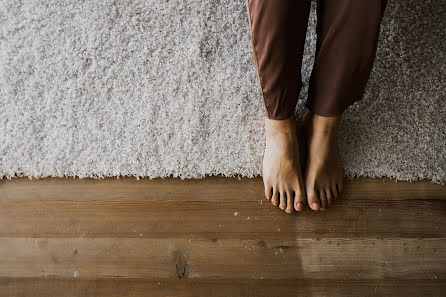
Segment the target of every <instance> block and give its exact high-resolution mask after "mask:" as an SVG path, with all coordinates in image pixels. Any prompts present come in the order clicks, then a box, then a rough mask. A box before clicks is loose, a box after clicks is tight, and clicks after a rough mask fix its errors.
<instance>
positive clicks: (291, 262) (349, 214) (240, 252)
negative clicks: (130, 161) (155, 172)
mask: <svg viewBox="0 0 446 297" xmlns="http://www.w3.org/2000/svg"><path fill="white" fill-rule="evenodd" d="M0 296H31V297H33V296H58V297H62V296H83V297H85V296H107V297H110V296H120V297H121V296H163V297H164V296H181V297H185V296H205V297H210V296H259V297H260V296H265V297H274V296H281V297H284V296H318V297H319V296H330V297H336V296H361V297H362V296H405V297H407V296H423V297H425V296H446V187H444V186H440V185H436V184H432V183H430V182H417V183H406V182H398V183H396V182H394V181H390V180H381V179H360V180H355V181H351V182H348V183H347V185H346V189H345V193H344V196H343V198H342V199H341V200H338V201H337V203H336V205H335V206H333V207H332V208H331V209H329V210H328V211H326V212H317V213H316V212H313V211H310V210H308V208H307V209H306V210H305V211H303V212H300V213H294V214H293V215H287V214H285V213H284V212H283V211H281V210H279V209H277V208H275V207H273V206H272V205H271V204H270V203H269V201H268V200H266V199H265V198H264V196H263V185H262V180H261V178H255V179H248V178H243V179H240V180H239V179H229V178H222V177H208V178H205V179H203V180H180V179H154V180H150V179H142V180H139V181H137V180H136V179H134V178H121V179H119V180H117V179H105V180H91V179H83V180H79V179H72V178H67V179H58V178H54V179H42V180H28V179H25V178H23V179H14V180H0Z"/></svg>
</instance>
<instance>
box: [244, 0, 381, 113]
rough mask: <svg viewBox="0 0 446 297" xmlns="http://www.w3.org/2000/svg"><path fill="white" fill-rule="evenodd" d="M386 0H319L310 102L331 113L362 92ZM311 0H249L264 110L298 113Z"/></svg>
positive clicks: (313, 108)
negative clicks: (295, 111)
mask: <svg viewBox="0 0 446 297" xmlns="http://www.w3.org/2000/svg"><path fill="white" fill-rule="evenodd" d="M386 5H387V0H317V26H316V32H317V42H316V53H315V55H316V56H315V60H314V65H313V70H312V73H311V77H310V84H309V90H308V99H307V102H306V107H307V108H308V109H309V110H311V111H312V112H313V113H315V114H317V115H320V116H325V117H330V116H337V115H340V114H341V113H342V112H343V111H344V110H345V109H346V108H347V107H348V106H350V105H351V104H353V103H354V102H355V101H357V100H360V99H361V98H362V96H363V93H364V90H365V87H366V83H367V80H368V78H369V76H370V72H371V69H372V65H373V61H374V58H375V53H376V46H377V41H378V35H379V27H380V23H381V19H382V16H383V14H384V11H385V8H386ZM310 6H311V1H310V0H246V8H247V10H248V19H249V25H250V29H251V41H252V53H253V56H254V64H255V66H256V71H257V75H258V79H259V82H260V87H261V90H262V96H263V103H264V107H265V115H266V117H268V118H269V119H274V120H283V119H287V118H289V117H291V116H292V115H293V114H294V110H295V107H296V103H297V99H298V97H299V92H300V89H301V87H302V79H301V69H300V68H301V65H302V56H303V50H304V43H305V35H306V32H307V23H308V16H309V12H310Z"/></svg>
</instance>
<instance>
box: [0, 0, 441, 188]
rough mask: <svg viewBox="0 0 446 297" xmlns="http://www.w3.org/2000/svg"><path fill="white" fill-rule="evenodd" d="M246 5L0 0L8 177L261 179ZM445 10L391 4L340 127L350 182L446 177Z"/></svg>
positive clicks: (399, 1) (311, 41) (257, 95)
mask: <svg viewBox="0 0 446 297" xmlns="http://www.w3.org/2000/svg"><path fill="white" fill-rule="evenodd" d="M315 5H316V3H315V1H313V7H312V11H311V15H310V23H309V30H308V33H307V42H306V48H305V56H304V61H303V69H302V74H303V78H304V88H303V89H302V92H301V94H300V95H301V96H300V100H299V103H298V106H297V107H296V114H297V115H300V114H301V112H302V110H303V102H304V101H305V99H306V96H307V87H308V79H309V76H310V73H311V68H312V63H313V59H314V49H315V45H316V36H315V24H316V15H315ZM245 9H246V8H245V4H244V1H237V0H213V1H198V0H187V1H168V0H152V1H142V0H138V1H134V0H91V1H78V0H63V1H47V0H33V1H16V0H0V92H1V93H0V103H1V105H0V178H2V177H6V178H9V177H15V176H29V177H35V178H39V177H46V176H77V177H105V176H127V175H128V176H136V177H146V176H147V177H150V178H155V177H167V176H173V177H181V178H201V177H204V176H206V175H223V176H248V177H254V176H257V175H260V174H261V167H262V156H263V152H264V137H265V135H264V131H263V127H264V123H263V105H262V101H261V100H262V98H261V92H260V88H259V84H258V81H257V77H256V73H255V68H254V63H253V57H252V53H251V43H250V35H249V25H248V20H247V13H246V10H245ZM445 11H446V2H444V1H442V0H426V1H404V0H393V1H389V3H388V7H387V10H386V14H385V16H384V19H383V23H382V27H381V33H380V40H379V44H378V50H377V55H376V61H375V64H374V68H373V71H372V75H371V78H370V81H369V82H368V85H367V89H366V94H365V95H364V98H363V100H361V101H360V102H358V103H357V104H355V105H354V106H351V107H350V108H349V109H348V110H347V112H346V113H345V116H344V120H343V123H342V125H341V131H340V134H339V141H338V144H339V148H340V151H341V155H342V159H343V162H344V166H345V171H346V174H347V175H348V176H350V177H355V176H371V177H381V176H386V177H391V178H395V179H400V180H417V179H424V178H426V179H430V180H433V181H435V182H440V183H443V182H445V181H446V157H445V156H446V129H445V128H446V105H445V95H446V85H445V82H446V18H445V17H444V12H445Z"/></svg>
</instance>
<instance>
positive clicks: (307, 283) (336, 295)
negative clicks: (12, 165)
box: [0, 278, 446, 297]
mask: <svg viewBox="0 0 446 297" xmlns="http://www.w3.org/2000/svg"><path fill="white" fill-rule="evenodd" d="M445 291H446V281H439V280H436V281H432V280H238V279H228V280H226V279H224V280H221V279H178V280H172V279H152V280H140V279H102V280H80V279H78V280H68V279H52V278H47V279H42V278H18V279H8V278H0V297H12V296H27V297H38V296H39V297H40V296H45V297H51V296H57V297H65V296H66V297H68V296H70V297H76V296H78V297H90V296H92V297H93V296H94V297H97V296H107V297H126V296H133V297H146V296H150V297H158V296H159V297H166V296H170V297H197V296H205V297H227V296H231V297H238V296H240V297H287V296H293V297H294V296H307V297H324V296H327V297H345V296H349V297H367V296H404V297H419V296H423V297H440V296H443V295H444V292H445ZM420 292H422V295H420Z"/></svg>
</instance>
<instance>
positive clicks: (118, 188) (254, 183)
mask: <svg viewBox="0 0 446 297" xmlns="http://www.w3.org/2000/svg"><path fill="white" fill-rule="evenodd" d="M343 196H344V198H345V199H347V200H351V199H371V200H373V199H376V200H406V199H441V200H446V187H444V186H441V185H439V184H434V183H431V182H429V181H422V182H416V183H411V182H395V181H393V180H389V179H370V178H362V179H355V180H351V181H350V180H349V181H346V185H345V191H344V194H343ZM253 199H254V200H255V199H258V200H259V201H260V200H264V199H265V197H264V191H263V182H262V179H261V177H256V178H241V179H235V178H225V177H219V176H211V177H206V178H204V179H185V180H181V179H174V178H164V179H162V178H157V179H152V180H151V179H148V178H144V179H140V180H136V179H135V178H130V177H126V178H120V179H116V178H106V179H75V178H44V179H33V180H30V179H27V178H17V179H10V180H7V179H3V180H0V201H5V200H14V201H17V200H32V201H39V200H76V201H81V200H87V201H91V200H161V201H178V200H183V201H215V202H217V201H222V200H223V201H224V200H240V201H252V200H253Z"/></svg>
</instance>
